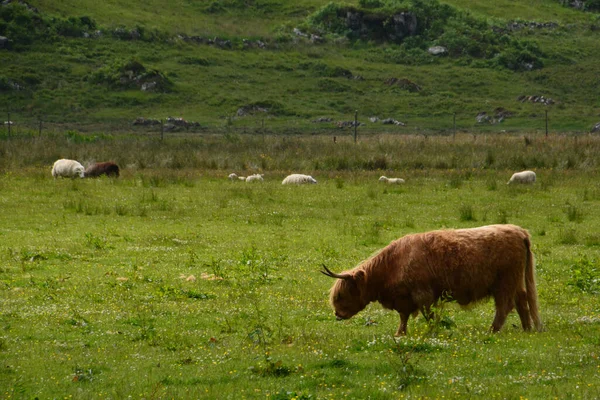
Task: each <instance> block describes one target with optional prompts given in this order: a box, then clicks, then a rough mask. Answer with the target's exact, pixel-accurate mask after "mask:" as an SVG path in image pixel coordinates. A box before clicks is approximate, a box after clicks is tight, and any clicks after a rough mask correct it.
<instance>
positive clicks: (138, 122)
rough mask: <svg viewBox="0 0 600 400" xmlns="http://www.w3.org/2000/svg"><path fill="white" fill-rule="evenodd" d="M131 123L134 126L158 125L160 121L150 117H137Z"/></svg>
mask: <svg viewBox="0 0 600 400" xmlns="http://www.w3.org/2000/svg"><path fill="white" fill-rule="evenodd" d="M132 125H136V126H152V125H160V121H159V120H157V119H152V118H144V117H137V118H136V119H135V121H133V124H132Z"/></svg>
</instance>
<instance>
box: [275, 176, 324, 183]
mask: <svg viewBox="0 0 600 400" xmlns="http://www.w3.org/2000/svg"><path fill="white" fill-rule="evenodd" d="M306 183H317V181H316V179H315V178H313V177H312V176H310V175H303V174H292V175H288V176H286V177H285V179H284V180H283V182H281V184H282V185H304V184H306Z"/></svg>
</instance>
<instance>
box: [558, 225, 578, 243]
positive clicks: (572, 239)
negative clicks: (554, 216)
mask: <svg viewBox="0 0 600 400" xmlns="http://www.w3.org/2000/svg"><path fill="white" fill-rule="evenodd" d="M558 243H559V244H566V245H573V244H577V243H578V239H577V232H576V231H575V229H566V230H561V231H560V233H559V236H558Z"/></svg>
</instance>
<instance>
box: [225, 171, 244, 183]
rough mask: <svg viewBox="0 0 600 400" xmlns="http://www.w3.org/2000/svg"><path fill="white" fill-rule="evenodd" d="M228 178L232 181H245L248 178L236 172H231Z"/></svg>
mask: <svg viewBox="0 0 600 400" xmlns="http://www.w3.org/2000/svg"><path fill="white" fill-rule="evenodd" d="M228 178H229V180H230V181H232V182H235V181H245V180H246V177H245V176H237V174H236V173H235V172H234V173H231V174H229V176H228Z"/></svg>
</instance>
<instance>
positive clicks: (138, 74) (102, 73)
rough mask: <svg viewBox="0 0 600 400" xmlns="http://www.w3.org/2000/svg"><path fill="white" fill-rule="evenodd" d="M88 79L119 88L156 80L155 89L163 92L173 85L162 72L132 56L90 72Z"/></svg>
mask: <svg viewBox="0 0 600 400" xmlns="http://www.w3.org/2000/svg"><path fill="white" fill-rule="evenodd" d="M88 81H89V82H91V83H97V84H105V85H108V86H110V87H113V88H120V89H131V88H136V87H141V86H142V85H143V84H144V83H146V82H156V88H157V90H158V91H163V92H166V91H169V90H170V89H171V88H172V87H173V82H171V80H170V79H169V78H168V77H167V76H166V75H165V74H164V73H162V72H161V71H158V70H156V69H147V68H146V67H145V66H144V65H143V64H142V63H141V62H140V61H138V60H136V59H133V58H132V59H129V60H117V61H115V62H113V63H112V64H110V65H107V66H105V67H103V68H100V69H98V70H96V71H94V72H92V73H91V74H90V75H89V76H88Z"/></svg>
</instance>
